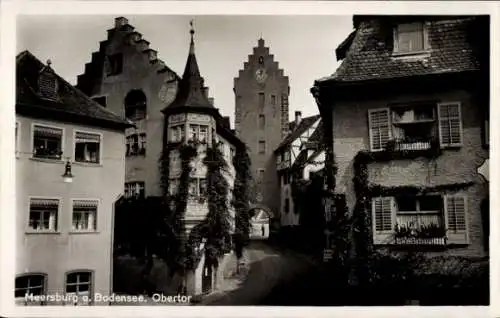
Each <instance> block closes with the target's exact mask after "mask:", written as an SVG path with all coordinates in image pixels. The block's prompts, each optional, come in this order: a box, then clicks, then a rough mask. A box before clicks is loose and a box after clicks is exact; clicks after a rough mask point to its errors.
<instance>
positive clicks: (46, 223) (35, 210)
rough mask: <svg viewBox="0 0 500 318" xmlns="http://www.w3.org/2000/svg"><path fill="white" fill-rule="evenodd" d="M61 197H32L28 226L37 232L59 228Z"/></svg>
mask: <svg viewBox="0 0 500 318" xmlns="http://www.w3.org/2000/svg"><path fill="white" fill-rule="evenodd" d="M58 211H59V199H35V198H32V199H30V214H29V223H28V228H29V229H30V230H32V231H37V232H48V231H56V230H57V218H58V215H57V214H58Z"/></svg>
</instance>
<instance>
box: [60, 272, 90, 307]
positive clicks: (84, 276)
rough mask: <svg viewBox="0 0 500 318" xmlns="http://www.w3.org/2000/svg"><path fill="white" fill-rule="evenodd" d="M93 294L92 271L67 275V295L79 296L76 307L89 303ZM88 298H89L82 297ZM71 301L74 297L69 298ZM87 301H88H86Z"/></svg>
mask: <svg viewBox="0 0 500 318" xmlns="http://www.w3.org/2000/svg"><path fill="white" fill-rule="evenodd" d="M91 292H92V273H91V272H90V271H82V272H72V273H68V274H66V295H75V296H78V298H76V299H78V302H77V303H75V305H80V304H84V303H89V302H90V298H91V297H89V296H90V295H91ZM82 296H87V297H82ZM68 298H70V299H71V300H72V299H73V298H72V297H68ZM85 300H87V301H85Z"/></svg>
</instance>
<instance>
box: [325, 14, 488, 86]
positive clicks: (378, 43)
mask: <svg viewBox="0 0 500 318" xmlns="http://www.w3.org/2000/svg"><path fill="white" fill-rule="evenodd" d="M391 19H392V18H391V17H384V18H380V17H371V18H366V19H361V21H360V22H358V23H357V30H356V32H355V35H354V36H353V35H352V34H351V35H349V37H348V38H347V39H346V40H345V41H344V42H343V43H342V45H341V46H339V49H338V51H337V53H338V54H340V56H339V58H342V57H343V56H344V55H345V59H344V60H343V61H342V64H341V65H340V66H339V68H338V69H337V71H336V72H335V74H333V75H332V76H328V77H325V78H322V79H319V80H318V82H321V81H329V80H334V81H337V82H356V81H364V80H374V79H390V78H401V77H408V76H416V75H431V74H442V73H453V72H463V71H475V70H479V67H480V65H479V59H478V57H477V56H476V55H475V54H474V48H473V46H472V45H471V34H472V33H474V32H471V30H474V23H473V21H474V20H475V18H474V17H440V18H432V19H427V21H426V24H427V27H428V39H429V44H430V51H429V53H428V56H426V57H424V58H422V59H411V58H402V57H394V56H393V54H392V51H393V26H394V25H395V24H394V23H395V22H394V20H391ZM472 36H481V35H480V34H475V35H472Z"/></svg>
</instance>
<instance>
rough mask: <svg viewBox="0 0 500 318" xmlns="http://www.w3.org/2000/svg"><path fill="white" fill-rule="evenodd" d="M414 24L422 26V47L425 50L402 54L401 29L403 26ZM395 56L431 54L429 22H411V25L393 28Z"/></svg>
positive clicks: (393, 53)
mask: <svg viewBox="0 0 500 318" xmlns="http://www.w3.org/2000/svg"><path fill="white" fill-rule="evenodd" d="M412 24H421V25H422V42H423V43H422V45H423V48H422V50H419V51H409V52H401V51H400V50H399V34H400V31H399V28H400V26H402V25H412ZM392 35H393V52H392V55H393V56H408V55H421V54H425V53H427V52H429V50H430V43H429V24H428V22H425V21H416V22H409V23H398V24H397V25H395V26H394V27H393V32H392Z"/></svg>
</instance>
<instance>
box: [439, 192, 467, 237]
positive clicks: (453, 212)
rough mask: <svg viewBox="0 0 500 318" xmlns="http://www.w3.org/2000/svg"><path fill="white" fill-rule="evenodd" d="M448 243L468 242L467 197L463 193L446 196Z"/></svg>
mask: <svg viewBox="0 0 500 318" xmlns="http://www.w3.org/2000/svg"><path fill="white" fill-rule="evenodd" d="M444 212H445V221H446V237H447V244H468V238H469V237H468V222H467V199H466V197H465V196H463V195H450V196H445V197H444Z"/></svg>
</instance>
